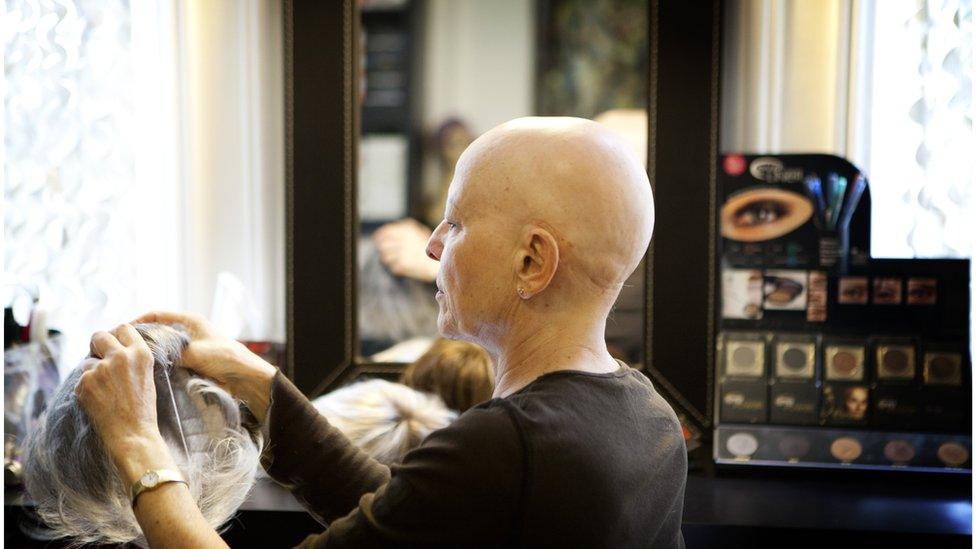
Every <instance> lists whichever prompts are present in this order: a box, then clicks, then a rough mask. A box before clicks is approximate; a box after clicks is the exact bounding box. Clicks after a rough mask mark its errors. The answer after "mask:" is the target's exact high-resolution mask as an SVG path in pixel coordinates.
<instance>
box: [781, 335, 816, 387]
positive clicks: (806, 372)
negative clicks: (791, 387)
mask: <svg viewBox="0 0 976 549" xmlns="http://www.w3.org/2000/svg"><path fill="white" fill-rule="evenodd" d="M775 349H776V355H775V357H776V359H775V375H776V377H778V378H786V379H813V375H814V373H815V370H816V365H817V343H816V340H814V341H810V340H808V339H799V340H793V339H777V341H776V347H775Z"/></svg>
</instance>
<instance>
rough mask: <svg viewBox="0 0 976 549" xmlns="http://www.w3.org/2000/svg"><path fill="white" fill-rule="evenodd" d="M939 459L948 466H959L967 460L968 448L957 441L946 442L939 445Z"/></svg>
mask: <svg viewBox="0 0 976 549" xmlns="http://www.w3.org/2000/svg"><path fill="white" fill-rule="evenodd" d="M937 455H938V456H939V460H940V461H941V462H942V463H945V464H946V465H948V466H949V467H959V466H960V465H963V464H964V463H966V462H967V461H969V450H967V449H966V447H965V446H963V445H962V444H959V443H958V442H946V443H945V444H943V445H942V446H939V451H938V452H937Z"/></svg>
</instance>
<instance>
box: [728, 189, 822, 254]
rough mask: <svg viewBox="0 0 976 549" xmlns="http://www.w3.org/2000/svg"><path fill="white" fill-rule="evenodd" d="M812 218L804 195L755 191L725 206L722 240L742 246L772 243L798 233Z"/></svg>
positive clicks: (811, 205) (762, 190)
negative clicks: (723, 238) (790, 233)
mask: <svg viewBox="0 0 976 549" xmlns="http://www.w3.org/2000/svg"><path fill="white" fill-rule="evenodd" d="M812 214H813V204H811V203H810V200H809V199H807V198H806V197H805V196H803V195H801V194H798V193H794V192H790V191H784V190H780V189H770V188H767V187H753V188H751V189H746V190H744V191H740V192H738V193H736V194H733V195H732V196H730V197H729V198H728V200H726V201H725V204H724V205H722V212H721V227H722V236H724V237H726V238H729V239H732V240H739V241H742V242H759V241H762V240H771V239H773V238H778V237H780V236H783V235H785V234H787V233H789V232H792V231H794V230H796V229H797V228H798V227H799V226H800V225H803V224H804V223H806V222H807V220H808V219H810V216H811V215H812Z"/></svg>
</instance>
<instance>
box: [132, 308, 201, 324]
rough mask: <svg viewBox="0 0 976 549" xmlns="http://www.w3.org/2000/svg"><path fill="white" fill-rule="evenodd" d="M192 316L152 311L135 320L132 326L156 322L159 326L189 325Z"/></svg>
mask: <svg viewBox="0 0 976 549" xmlns="http://www.w3.org/2000/svg"><path fill="white" fill-rule="evenodd" d="M189 317H190V315H188V314H185V313H175V312H172V311H150V312H148V313H146V314H144V315H142V316H140V317H138V318H136V319H135V320H133V321H132V324H139V323H142V322H155V323H158V324H189V323H190V322H191V320H190V318H189Z"/></svg>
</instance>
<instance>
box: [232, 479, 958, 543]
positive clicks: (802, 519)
mask: <svg viewBox="0 0 976 549" xmlns="http://www.w3.org/2000/svg"><path fill="white" fill-rule="evenodd" d="M971 482H972V480H971V477H970V476H968V475H954V476H953V477H952V478H935V479H933V478H932V477H927V478H918V477H911V478H910V477H896V476H889V477H881V478H867V479H864V478H858V479H845V478H843V477H836V478H827V479H822V478H816V479H809V478H802V477H801V478H754V477H752V478H751V477H741V476H718V477H707V476H703V475H689V477H688V484H687V488H686V489H685V508H684V519H683V522H684V523H685V524H707V525H713V526H746V527H765V528H799V529H818V530H819V529H825V530H848V531H885V532H905V533H925V534H954V535H972V514H973V512H972V511H973V508H972V484H971ZM242 510H244V511H302V507H301V506H300V505H299V504H298V502H297V501H295V499H294V498H293V497H292V496H291V494H290V493H288V492H287V491H286V490H284V489H283V488H281V487H280V486H278V485H277V484H275V483H274V482H272V481H270V480H268V479H263V480H260V481H259V483H258V485H257V486H255V488H254V490H253V491H252V493H251V496H250V497H249V499H248V501H247V502H246V503H245V504H244V506H243V507H242Z"/></svg>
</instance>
